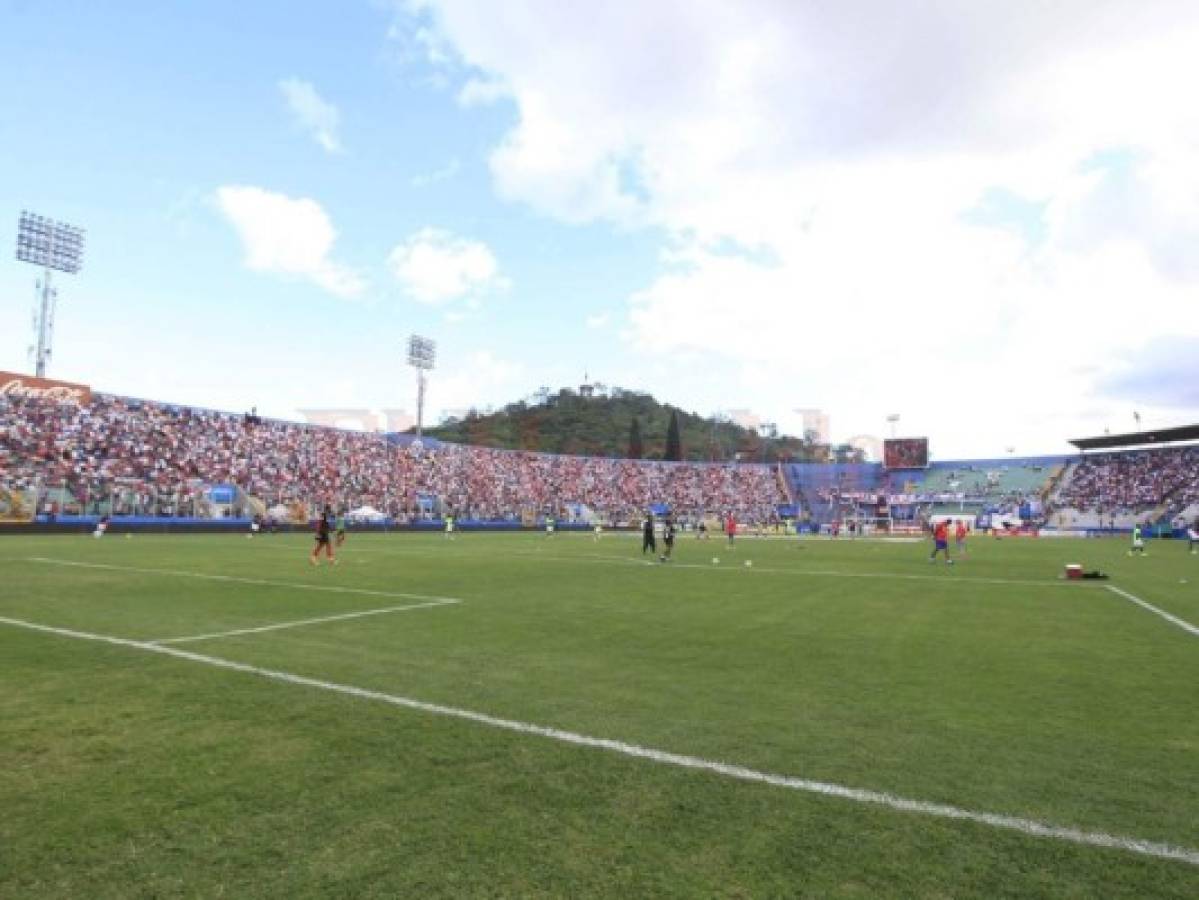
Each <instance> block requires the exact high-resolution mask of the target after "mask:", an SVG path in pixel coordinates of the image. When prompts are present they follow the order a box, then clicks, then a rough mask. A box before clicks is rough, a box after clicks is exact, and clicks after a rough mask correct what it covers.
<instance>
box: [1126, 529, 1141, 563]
mask: <svg viewBox="0 0 1199 900" xmlns="http://www.w3.org/2000/svg"><path fill="white" fill-rule="evenodd" d="M1133 553H1139V554H1140V555H1141V556H1144V555H1145V537H1144V535H1142V534H1141V526H1140V525H1133V526H1132V546H1131V547H1129V548H1128V555H1129V556H1132V554H1133Z"/></svg>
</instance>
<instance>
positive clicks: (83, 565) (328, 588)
mask: <svg viewBox="0 0 1199 900" xmlns="http://www.w3.org/2000/svg"><path fill="white" fill-rule="evenodd" d="M25 560H26V562H36V563H45V564H47V565H52V566H74V567H75V568H80V569H108V570H110V571H113V572H136V573H138V574H140V575H172V576H174V577H176V578H202V579H205V580H207V581H234V582H237V583H238V584H258V585H264V586H266V587H285V588H294V589H296V590H299V591H323V592H325V593H329V594H365V595H366V596H368V597H396V598H398V599H400V600H428V601H430V602H432V603H461V602H462V600H461V598H459V597H431V596H429V595H428V594H405V593H401V592H397V591H373V590H370V589H369V588H353V587H335V586H332V585H322V584H304V583H302V582H298V581H267V580H266V579H264V578H242V577H240V576H238V575H210V574H208V573H206V572H185V571H183V570H182V569H143V568H140V567H138V566H115V565H111V564H109V563H89V562H77V561H75V560H70V559H51V558H50V557H48V556H27V557H25Z"/></svg>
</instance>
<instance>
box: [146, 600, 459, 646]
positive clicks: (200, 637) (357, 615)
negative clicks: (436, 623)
mask: <svg viewBox="0 0 1199 900" xmlns="http://www.w3.org/2000/svg"><path fill="white" fill-rule="evenodd" d="M461 602H462V601H461V600H450V599H448V598H447V599H445V600H431V601H429V602H428V603H413V604H410V605H408V606H387V607H384V608H383V609H364V610H360V611H358V612H348V613H339V614H338V615H335V616H318V617H316V618H313V619H297V620H296V621H294V622H278V623H276V624H274V625H259V626H258V627H256V628H237V629H235V630H233V631H216V632H213V633H211V634H192V635H187V636H185V637H176V638H158V639H157V640H153V641H147V643H149V644H186V643H189V642H191V641H207V640H212V639H214V638H224V637H236V636H237V635H241V634H261V633H262V632H264V631H279V630H280V629H283V628H300V627H301V626H304V625H320V624H323V623H325V622H340V621H341V620H342V619H361V618H364V617H365V616H381V615H384V614H385V613H397V612H407V611H408V610H410V609H429V608H430V607H434V606H449V605H451V604H454V603H461Z"/></svg>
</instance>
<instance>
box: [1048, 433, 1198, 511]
mask: <svg viewBox="0 0 1199 900" xmlns="http://www.w3.org/2000/svg"><path fill="white" fill-rule="evenodd" d="M1194 503H1199V447H1196V446H1192V447H1172V448H1166V449H1161V450H1136V451H1132V452H1121V453H1104V454H1098V455H1095V456H1087V457H1084V458H1083V459H1082V460H1081V461H1080V462H1079V463H1078V464H1077V466H1076V467H1075V470H1074V474H1073V477H1072V478H1071V479H1070V481H1069V482H1068V483H1067V484H1066V485H1064V486H1063V487H1062V489H1061V491H1060V493H1059V494H1058V498H1057V503H1056V505H1057V506H1058V507H1061V508H1068V507H1072V508H1074V509H1078V510H1082V511H1093V512H1100V513H1105V514H1107V513H1111V514H1115V515H1121V514H1125V513H1139V512H1146V511H1149V510H1152V509H1155V508H1157V507H1159V506H1162V505H1167V506H1169V507H1170V508H1171V509H1174V510H1182V509H1185V508H1186V507H1188V506H1190V505H1191V504H1194Z"/></svg>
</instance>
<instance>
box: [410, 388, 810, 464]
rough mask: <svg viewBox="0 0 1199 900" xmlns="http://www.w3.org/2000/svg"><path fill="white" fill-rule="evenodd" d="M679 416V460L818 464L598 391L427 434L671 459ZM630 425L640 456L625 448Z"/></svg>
mask: <svg viewBox="0 0 1199 900" xmlns="http://www.w3.org/2000/svg"><path fill="white" fill-rule="evenodd" d="M674 414H677V415H678V428H679V438H680V443H681V458H682V459H688V460H732V459H735V458H740V459H741V460H742V461H747V462H750V461H752V462H759V461H763V460H765V461H767V462H774V461H776V460H779V459H782V460H788V459H790V460H804V459H813V458H823V448H818V447H816V446H815V445H814V444H813V443H811V442H810V441H804V440H802V439H800V438H795V437H788V436H783V435H777V434H771V435H768V436H763V435H761V434H759V433H758V432H757V431H754V430H753V429H750V428H743V427H742V426H740V425H737V424H735V423H734V422H730V421H728V420H724V419H719V418H705V417H704V416H700V415H697V414H695V413H692V412H688V411H686V410H684V409H680V408H679V407H677V406H672V405H670V404H667V403H660V402H658V401H657V400H655V399H654V398H653V397H652V396H650V395H649V394H643V393H639V392H637V391H628V390H624V389H622V388H610V389H609V388H604V387H602V386H596V387H594V388H591V389H589V390H588V389H584V390H583V391H575V390H572V389H570V388H563V389H561V390H560V391H558V392H557V393H551V392H550V391H549V390H548V389H544V388H543V389H542V390H541V391H539V392H538V393H537V394H535V395H534V396H533V397H531V398H529V399H527V400H520V401H517V402H516V403H510V404H508V405H507V406H505V407H503V408H502V409H499V410H494V411H487V412H480V411H478V410H471V411H470V412H468V413H467V414H466V415H465V416H463V417H462V418H455V419H448V420H447V421H445V422H443V423H442V424H441V425H440V426H439V427H437V428H431V429H428V430H427V433H428V434H429V435H430V436H431V437H436V438H440V439H441V440H445V441H452V442H454V443H459V444H473V445H476V446H482V447H496V448H502V449H506V450H527V451H537V452H543V453H564V454H572V455H582V456H609V457H626V456H639V457H640V458H644V459H666V458H669V457H668V454H667V451H666V444H667V432H668V429H669V427H670V420H671V416H672V415H674ZM634 421H635V422H636V423H637V426H638V429H639V430H640V433H641V443H642V448H643V449H642V452H641V453H639V454H638V453H637V452H636V449H635V448H633V449H631V448H630V432H631V430H632V428H633V423H634Z"/></svg>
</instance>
